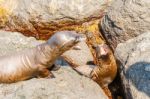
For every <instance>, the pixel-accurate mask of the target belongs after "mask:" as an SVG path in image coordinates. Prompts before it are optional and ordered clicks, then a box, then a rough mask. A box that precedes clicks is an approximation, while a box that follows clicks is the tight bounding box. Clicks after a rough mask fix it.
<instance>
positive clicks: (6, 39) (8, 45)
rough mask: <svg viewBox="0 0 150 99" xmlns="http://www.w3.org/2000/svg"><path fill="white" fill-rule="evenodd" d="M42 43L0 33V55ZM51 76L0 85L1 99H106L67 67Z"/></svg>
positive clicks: (16, 35) (102, 93)
mask: <svg viewBox="0 0 150 99" xmlns="http://www.w3.org/2000/svg"><path fill="white" fill-rule="evenodd" d="M42 42H44V41H37V40H36V39H35V38H33V37H25V36H23V35H22V34H19V33H17V32H15V33H10V32H5V31H0V45H1V46H0V54H1V55H4V54H8V53H14V52H15V51H20V50H23V49H25V48H30V47H34V46H36V45H37V44H40V43H42ZM8 61H9V60H8ZM52 72H53V73H54V75H55V77H56V78H53V79H44V78H41V79H37V78H33V79H30V80H26V81H20V82H17V83H12V84H0V99H108V98H107V96H106V95H105V94H104V92H103V91H102V89H101V87H100V86H99V85H98V84H96V83H95V82H94V81H92V80H91V79H88V78H86V77H84V76H81V75H79V74H78V73H76V72H75V71H74V70H73V69H71V68H70V67H68V66H66V67H61V68H60V69H59V70H58V71H52Z"/></svg>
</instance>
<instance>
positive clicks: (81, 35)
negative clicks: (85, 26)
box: [75, 34, 86, 42]
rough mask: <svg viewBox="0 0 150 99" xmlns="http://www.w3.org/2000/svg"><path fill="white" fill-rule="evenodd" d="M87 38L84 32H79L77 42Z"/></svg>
mask: <svg viewBox="0 0 150 99" xmlns="http://www.w3.org/2000/svg"><path fill="white" fill-rule="evenodd" d="M85 40H86V36H85V35H84V34H78V36H77V37H76V40H75V41H76V42H82V41H85Z"/></svg>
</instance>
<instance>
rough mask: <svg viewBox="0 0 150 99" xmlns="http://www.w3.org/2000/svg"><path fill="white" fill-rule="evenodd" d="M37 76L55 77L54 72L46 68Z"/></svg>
mask: <svg viewBox="0 0 150 99" xmlns="http://www.w3.org/2000/svg"><path fill="white" fill-rule="evenodd" d="M37 77H38V78H55V76H54V75H53V73H52V72H51V71H49V70H48V69H46V68H42V69H40V70H39V73H38V75H37Z"/></svg>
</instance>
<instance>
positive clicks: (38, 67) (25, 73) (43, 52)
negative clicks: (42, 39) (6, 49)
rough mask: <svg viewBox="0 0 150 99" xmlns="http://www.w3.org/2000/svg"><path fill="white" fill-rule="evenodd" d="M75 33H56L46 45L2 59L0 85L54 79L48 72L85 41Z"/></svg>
mask: <svg viewBox="0 0 150 99" xmlns="http://www.w3.org/2000/svg"><path fill="white" fill-rule="evenodd" d="M84 39H85V38H84V36H83V35H82V34H77V33H76V32H75V31H61V32H57V33H55V34H54V35H53V36H52V37H51V38H50V39H49V40H48V41H47V42H46V43H43V44H40V45H37V46H36V47H34V48H30V49H26V50H24V51H20V52H16V53H14V54H10V55H5V56H1V57H0V83H13V82H17V81H21V80H26V79H30V78H32V77H43V78H44V77H52V76H53V75H52V73H51V72H50V71H49V70H48V68H50V67H51V66H52V65H53V64H54V61H55V60H56V59H57V58H58V57H59V56H60V55H61V54H63V53H64V52H65V51H67V50H69V49H70V48H72V47H73V46H74V45H76V44H77V43H79V42H80V41H82V40H84Z"/></svg>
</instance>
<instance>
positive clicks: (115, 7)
mask: <svg viewBox="0 0 150 99" xmlns="http://www.w3.org/2000/svg"><path fill="white" fill-rule="evenodd" d="M149 5H150V1H149V0H114V1H113V3H112V5H111V7H110V8H109V9H108V12H107V14H106V15H105V16H104V18H103V19H102V22H101V28H102V31H103V35H104V36H105V37H106V39H107V40H108V42H109V43H110V45H111V46H112V48H113V49H115V47H116V46H117V44H119V43H120V42H124V41H126V40H128V39H131V38H132V37H135V36H138V35H140V34H142V33H144V32H147V31H149V30H150V6H149Z"/></svg>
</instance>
